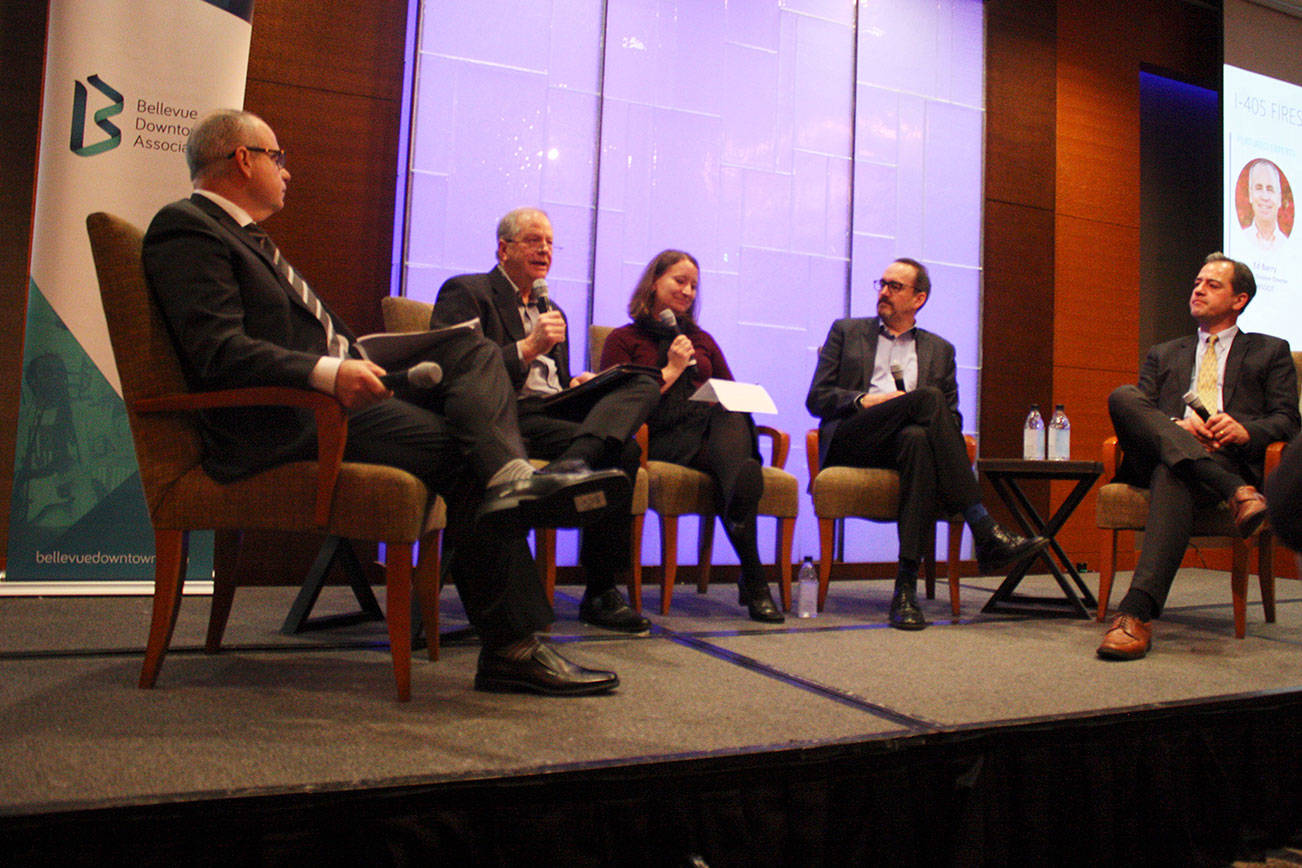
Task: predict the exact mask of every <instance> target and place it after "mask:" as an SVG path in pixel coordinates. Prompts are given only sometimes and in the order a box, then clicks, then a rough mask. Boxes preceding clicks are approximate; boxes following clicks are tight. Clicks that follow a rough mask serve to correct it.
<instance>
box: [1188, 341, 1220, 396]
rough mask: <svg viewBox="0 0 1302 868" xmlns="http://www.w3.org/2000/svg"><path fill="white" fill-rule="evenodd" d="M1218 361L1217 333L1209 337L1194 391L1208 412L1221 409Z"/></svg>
mask: <svg viewBox="0 0 1302 868" xmlns="http://www.w3.org/2000/svg"><path fill="white" fill-rule="evenodd" d="M1217 368H1219V365H1218V364H1217V362H1216V335H1212V336H1211V337H1209V338H1208V339H1207V349H1206V350H1204V351H1203V360H1202V364H1200V365H1199V366H1198V381H1197V382H1196V383H1194V391H1195V392H1197V393H1198V399H1199V400H1200V401H1202V402H1203V406H1204V407H1206V408H1207V412H1208V413H1212V414H1215V413H1219V412H1220V411H1221V400H1220V390H1219V389H1218V388H1216V382H1217V380H1218V379H1219V377H1218V376H1217V373H1218V372H1217Z"/></svg>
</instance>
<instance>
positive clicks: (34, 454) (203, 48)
mask: <svg viewBox="0 0 1302 868" xmlns="http://www.w3.org/2000/svg"><path fill="white" fill-rule="evenodd" d="M252 15H253V0H50V11H49V29H48V33H47V44H46V54H45V85H44V94H43V97H42V107H41V144H40V161H39V164H38V170H37V180H36V211H35V219H34V221H33V223H34V227H35V228H34V230H33V236H32V271H31V276H30V280H29V283H28V302H27V331H26V341H25V345H24V351H23V369H22V399H21V403H20V405H19V414H18V433H17V438H16V443H15V458H14V490H13V501H12V504H11V507H10V513H9V556H8V563H7V568H6V579H7V580H11V581H13V580H17V581H22V580H40V581H63V580H68V581H87V580H97V581H102V580H110V581H111V580H139V579H150V578H152V577H153V562H154V545H153V532H152V530H151V529H150V525H149V517H148V514H147V512H146V508H145V503H144V493H143V491H142V490H141V487H140V480H139V476H138V472H137V469H136V462H135V454H134V450H133V448H132V443H131V434H130V431H129V429H128V426H127V420H126V414H125V411H124V408H123V405H122V398H121V387H120V386H119V384H118V377H117V370H116V367H115V365H114V362H113V352H112V348H111V347H110V345H109V338H108V332H107V329H106V326H105V323H104V311H103V308H102V306H101V304H100V300H99V287H98V284H97V283H96V280H95V270H94V266H93V264H92V261H91V255H90V243H89V241H88V240H87V236H86V215H87V214H90V213H92V212H95V211H110V212H112V213H115V214H117V215H119V216H121V217H123V218H125V219H127V220H130V221H131V222H133V223H135V224H136V225H138V226H140V227H141V228H142V229H143V228H144V227H145V226H147V225H148V223H149V221H150V219H151V218H152V217H153V215H154V212H155V211H157V210H158V209H159V208H160V207H162V206H163V205H164V204H166V203H167V202H170V201H173V200H175V199H180V198H183V197H184V196H186V195H187V194H188V193H189V191H190V181H189V177H188V173H187V171H186V168H185V157H184V149H185V139H186V136H187V135H188V134H189V132H190V128H191V126H192V125H193V124H194V122H195V121H196V120H197V119H199V118H200V117H202V116H203V115H204V114H205V113H207V112H208V111H210V110H212V109H214V108H219V107H235V108H238V107H240V106H242V105H243V103H244V82H245V75H246V73H247V70H248V59H249V40H250V36H251V33H252V25H251V21H252ZM190 555H191V566H190V574H191V575H192V576H205V577H206V576H207V575H209V574H210V573H211V569H212V566H211V564H212V550H211V542H210V541H208V542H207V544H206V545H203V546H200V545H194V544H192V545H191V549H190Z"/></svg>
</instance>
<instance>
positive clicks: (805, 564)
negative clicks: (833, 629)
mask: <svg viewBox="0 0 1302 868" xmlns="http://www.w3.org/2000/svg"><path fill="white" fill-rule="evenodd" d="M796 617H797V618H817V617H818V576H817V575H816V574H815V572H814V559H813V558H811V557H806V558H805V559H804V560H803V561H801V562H800V572H799V573H797V574H796Z"/></svg>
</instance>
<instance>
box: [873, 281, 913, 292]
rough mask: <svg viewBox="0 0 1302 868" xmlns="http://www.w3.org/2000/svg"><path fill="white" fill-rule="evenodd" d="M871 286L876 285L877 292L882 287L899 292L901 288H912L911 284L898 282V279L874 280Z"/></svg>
mask: <svg viewBox="0 0 1302 868" xmlns="http://www.w3.org/2000/svg"><path fill="white" fill-rule="evenodd" d="M873 286H874V287H876V289H877V291H878V292H881V291H882V290H883V289H889V290H890V291H891V292H899V291H900V290H902V289H913V285H912V284H909V283H900V282H899V281H898V280H874V281H873Z"/></svg>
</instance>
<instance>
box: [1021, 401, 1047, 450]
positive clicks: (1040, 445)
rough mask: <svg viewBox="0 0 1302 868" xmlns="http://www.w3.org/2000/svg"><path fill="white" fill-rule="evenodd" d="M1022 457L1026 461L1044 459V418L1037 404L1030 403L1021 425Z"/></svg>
mask: <svg viewBox="0 0 1302 868" xmlns="http://www.w3.org/2000/svg"><path fill="white" fill-rule="evenodd" d="M1022 457H1023V458H1025V459H1026V460H1027V461H1043V460H1044V419H1043V418H1042V417H1041V416H1040V405H1039V404H1032V405H1031V412H1029V413H1027V414H1026V424H1025V425H1023V426H1022Z"/></svg>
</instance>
